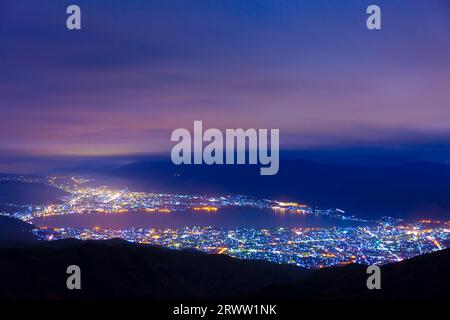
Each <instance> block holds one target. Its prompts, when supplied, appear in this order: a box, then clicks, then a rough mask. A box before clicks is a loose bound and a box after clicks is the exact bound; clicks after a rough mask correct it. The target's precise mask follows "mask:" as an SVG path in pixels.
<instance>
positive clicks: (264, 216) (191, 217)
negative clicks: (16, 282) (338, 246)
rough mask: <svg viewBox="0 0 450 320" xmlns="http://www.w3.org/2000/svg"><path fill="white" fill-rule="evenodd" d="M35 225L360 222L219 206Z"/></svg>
mask: <svg viewBox="0 0 450 320" xmlns="http://www.w3.org/2000/svg"><path fill="white" fill-rule="evenodd" d="M31 222H32V223H34V224H35V225H37V226H47V227H51V228H63V227H78V228H91V227H102V228H116V229H127V228H179V227H185V226H203V227H204V226H212V227H218V228H274V227H332V226H337V227H342V226H356V225H362V223H360V222H355V221H348V220H340V219H333V218H329V217H326V216H315V215H296V214H280V213H275V212H273V211H272V210H269V209H265V210H261V209H255V208H220V209H219V210H218V211H217V212H198V211H195V212H194V211H182V212H171V213H155V212H126V213H112V214H105V213H91V214H78V215H75V214H73V215H61V216H52V217H46V218H35V219H33V220H32V221H31ZM366 224H367V223H366Z"/></svg>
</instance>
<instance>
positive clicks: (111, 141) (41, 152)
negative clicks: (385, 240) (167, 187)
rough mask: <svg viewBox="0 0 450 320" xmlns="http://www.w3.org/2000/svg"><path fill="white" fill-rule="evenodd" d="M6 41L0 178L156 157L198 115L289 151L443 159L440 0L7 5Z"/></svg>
mask: <svg viewBox="0 0 450 320" xmlns="http://www.w3.org/2000/svg"><path fill="white" fill-rule="evenodd" d="M69 4H78V5H80V6H81V10H82V30H81V31H68V30H67V29H66V26H65V20H66V17H67V15H66V13H65V11H66V7H67V6H68V5H69ZM369 4H378V5H379V6H380V7H381V9H382V30H381V31H369V30H367V28H366V24H365V20H366V17H367V15H366V13H365V10H366V8H367V6H368V5H369ZM0 40H1V42H0V46H1V47H0V48H1V50H0V158H2V159H0V170H1V171H11V170H15V169H16V167H14V166H13V164H11V162H14V163H15V164H17V161H18V160H17V159H30V157H60V156H115V155H134V154H165V153H168V152H169V150H170V148H171V146H172V143H171V142H170V133H171V131H172V130H174V129H176V128H181V127H182V128H188V129H191V130H192V125H193V121H194V120H203V123H204V126H205V127H216V128H222V129H224V128H239V127H243V128H279V129H280V143H281V147H282V148H283V149H284V150H336V149H368V150H370V149H374V150H375V149H376V150H391V151H392V150H394V151H398V150H405V152H407V153H408V155H411V154H412V155H416V156H417V157H418V158H421V159H426V160H439V161H447V160H448V159H450V151H449V145H450V1H448V0H427V1H420V0H417V1H415V0H410V1H406V0H405V1H393V0H390V1H381V0H374V1H364V0H353V1H339V0H334V1H331V0H329V1H325V0H314V1H312V0H310V1H302V0H292V1H287V0H264V1H256V0H254V1H247V0H214V1H205V0H182V1H181V0H180V1H177V0H170V1H169V0H164V1H162V0H159V1H150V0H143V1H137V0H127V1H124V0H121V1H113V0H109V1H91V0H89V1H75V0H73V1H31V0H28V1H22V0H2V1H1V3H0ZM386 152H387V151H386ZM11 159H15V160H14V161H13V160H11Z"/></svg>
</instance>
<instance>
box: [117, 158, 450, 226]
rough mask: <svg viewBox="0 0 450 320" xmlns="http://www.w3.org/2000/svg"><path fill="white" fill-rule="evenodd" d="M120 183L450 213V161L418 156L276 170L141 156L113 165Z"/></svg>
mask: <svg viewBox="0 0 450 320" xmlns="http://www.w3.org/2000/svg"><path fill="white" fill-rule="evenodd" d="M109 176H110V177H114V178H115V180H116V181H115V182H116V183H117V184H118V185H127V186H129V187H131V188H134V189H138V190H143V191H161V192H184V193H207V194H224V193H242V194H248V195H254V196H259V197H269V198H276V199H290V200H300V201H305V202H307V203H309V204H311V205H317V206H321V207H335V208H341V209H344V210H347V211H349V212H351V213H354V214H358V215H362V216H366V217H380V216H383V215H387V216H394V217H441V218H442V217H444V218H450V196H449V195H450V166H448V165H445V164H440V163H432V162H416V163H409V164H402V165H392V166H337V165H324V164H318V163H313V162H309V161H305V160H300V159H289V160H282V161H281V164H280V171H279V173H278V174H277V175H275V176H260V175H259V167H258V166H255V165H254V166H250V165H239V166H238V165H234V166H226V165H222V166H217V165H216V166H206V165H181V166H175V165H173V164H172V163H171V162H170V161H158V162H137V163H134V164H131V165H127V166H123V167H121V168H119V169H116V170H114V171H112V172H111V173H110V175H109Z"/></svg>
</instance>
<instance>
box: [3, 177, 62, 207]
mask: <svg viewBox="0 0 450 320" xmlns="http://www.w3.org/2000/svg"><path fill="white" fill-rule="evenodd" d="M66 194H67V193H66V192H65V191H63V190H61V189H58V188H55V187H51V186H48V185H45V184H42V183H28V182H21V181H0V204H1V203H13V204H16V205H27V204H35V205H45V204H52V203H57V202H58V198H61V197H62V196H64V195H66Z"/></svg>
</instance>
